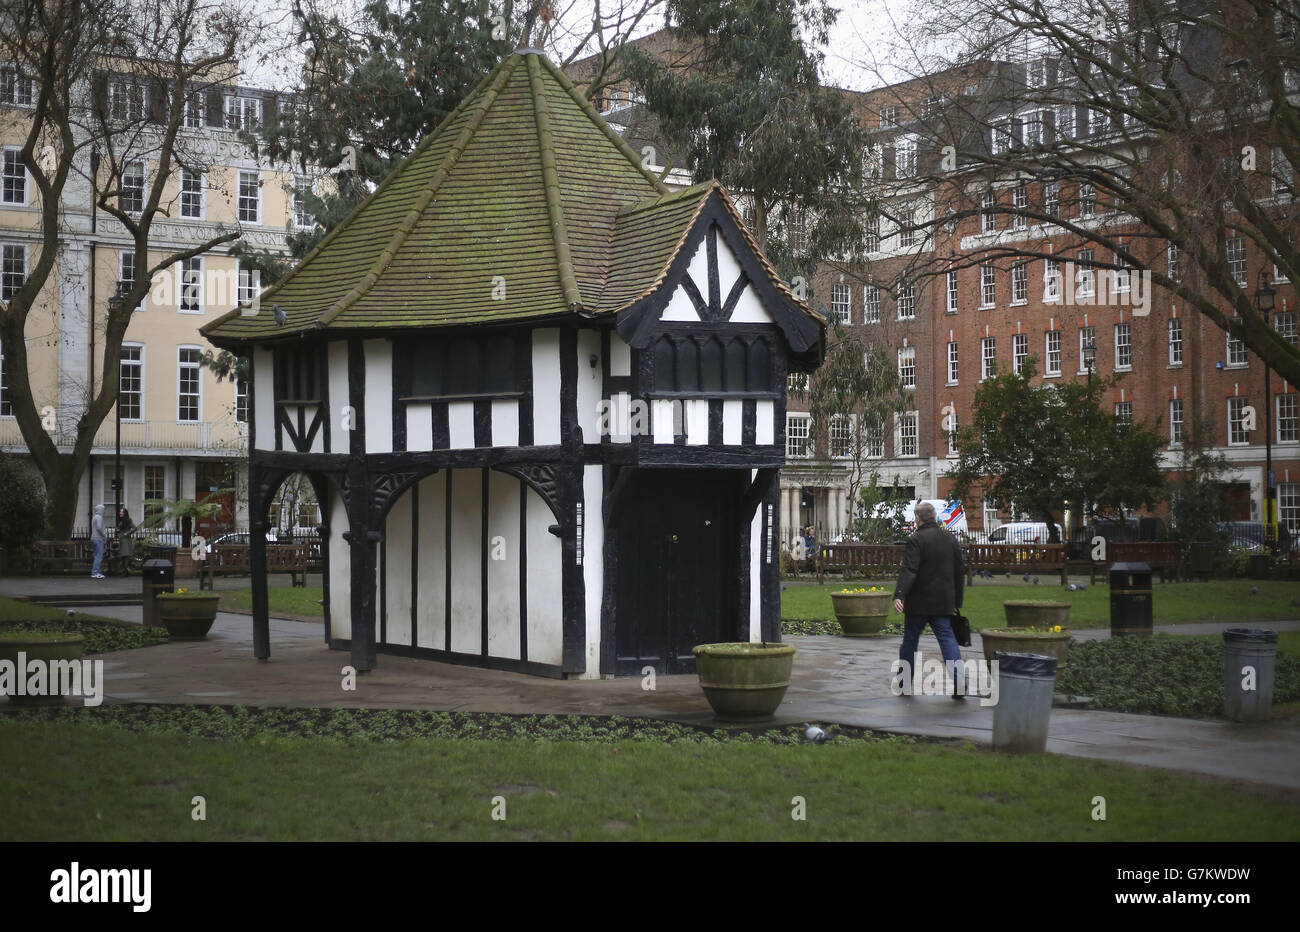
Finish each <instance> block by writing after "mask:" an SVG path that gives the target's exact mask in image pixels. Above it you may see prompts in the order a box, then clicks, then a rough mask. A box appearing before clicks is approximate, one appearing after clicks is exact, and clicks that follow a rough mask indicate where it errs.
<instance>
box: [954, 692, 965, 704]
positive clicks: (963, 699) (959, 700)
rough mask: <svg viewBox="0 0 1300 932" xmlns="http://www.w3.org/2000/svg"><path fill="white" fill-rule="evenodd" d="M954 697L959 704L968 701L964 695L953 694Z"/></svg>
mask: <svg viewBox="0 0 1300 932" xmlns="http://www.w3.org/2000/svg"><path fill="white" fill-rule="evenodd" d="M952 697H953V698H954V699H956V700H957V701H958V702H965V701H966V696H965V694H964V693H953V694H952Z"/></svg>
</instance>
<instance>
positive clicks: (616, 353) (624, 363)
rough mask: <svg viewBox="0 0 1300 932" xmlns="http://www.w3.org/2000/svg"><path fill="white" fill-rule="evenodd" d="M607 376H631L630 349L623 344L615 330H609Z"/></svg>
mask: <svg viewBox="0 0 1300 932" xmlns="http://www.w3.org/2000/svg"><path fill="white" fill-rule="evenodd" d="M609 374H610V375H613V376H621V375H631V374H632V347H630V346H628V345H627V344H626V343H624V342H623V338H622V337H621V336H619V335H618V331H617V330H611V331H610V334H609Z"/></svg>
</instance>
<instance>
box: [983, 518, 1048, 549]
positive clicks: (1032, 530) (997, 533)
mask: <svg viewBox="0 0 1300 932" xmlns="http://www.w3.org/2000/svg"><path fill="white" fill-rule="evenodd" d="M1057 529H1058V531H1057V532H1058V533H1059V532H1060V530H1059V529H1060V525H1059V524H1058V525H1057ZM1050 539H1051V534H1050V532H1049V529H1048V527H1047V522H1046V521H1011V522H1008V523H1007V524H1003V525H1000V526H998V527H995V528H994V529H993V530H991V531H989V543H990V544H1045V543H1047V542H1048V541H1049V540H1050Z"/></svg>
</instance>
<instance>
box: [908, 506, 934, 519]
mask: <svg viewBox="0 0 1300 932" xmlns="http://www.w3.org/2000/svg"><path fill="white" fill-rule="evenodd" d="M912 513H913V514H914V515H916V523H917V524H929V523H930V522H931V521H933V520H934V519H935V512H934V506H933V505H931V504H930V503H929V502H921V504H919V505H917V506H916V508H915V509H914V510H913V512H912Z"/></svg>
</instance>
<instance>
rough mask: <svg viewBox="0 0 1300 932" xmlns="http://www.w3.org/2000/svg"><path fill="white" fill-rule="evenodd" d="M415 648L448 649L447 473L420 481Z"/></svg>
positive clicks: (437, 474)
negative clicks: (418, 583)
mask: <svg viewBox="0 0 1300 932" xmlns="http://www.w3.org/2000/svg"><path fill="white" fill-rule="evenodd" d="M419 541H420V552H419V558H418V559H419V563H420V586H419V590H418V592H417V595H416V614H415V637H416V641H417V646H419V647H432V648H434V649H436V650H446V649H447V622H446V618H447V601H446V600H447V473H446V472H445V471H444V472H439V473H434V474H433V475H432V476H429V477H427V478H425V479H422V480H420V534H419Z"/></svg>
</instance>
